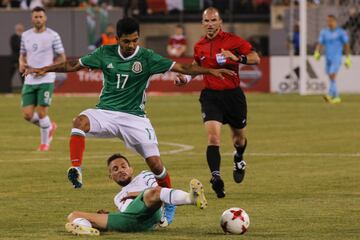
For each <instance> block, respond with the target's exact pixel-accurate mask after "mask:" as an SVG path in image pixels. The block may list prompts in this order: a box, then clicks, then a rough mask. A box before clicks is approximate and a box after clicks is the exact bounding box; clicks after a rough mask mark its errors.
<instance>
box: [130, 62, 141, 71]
mask: <svg viewBox="0 0 360 240" xmlns="http://www.w3.org/2000/svg"><path fill="white" fill-rule="evenodd" d="M131 70H132V71H133V72H134V73H141V72H142V65H141V62H139V61H136V62H134V64H133V65H132V69H131Z"/></svg>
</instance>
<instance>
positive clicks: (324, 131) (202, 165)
mask: <svg viewBox="0 0 360 240" xmlns="http://www.w3.org/2000/svg"><path fill="white" fill-rule="evenodd" d="M247 97H248V105H249V106H248V108H249V113H248V128H247V131H248V143H249V144H248V148H247V151H246V155H245V157H246V160H247V163H248V166H247V173H246V178H245V181H244V182H243V183H242V184H240V185H238V184H235V183H234V182H233V180H232V151H233V147H232V146H231V138H230V131H229V129H228V126H224V127H223V132H222V146H221V152H222V165H221V171H222V176H223V178H224V180H225V188H226V194H227V195H226V197H225V198H224V199H220V200H218V199H216V197H215V194H214V193H213V192H212V190H211V188H210V184H209V170H208V168H207V164H206V160H205V154H204V153H205V149H206V135H205V130H204V128H203V125H202V121H201V115H200V107H199V103H198V95H180V96H158V97H149V101H148V105H147V111H148V116H149V118H150V119H151V121H152V124H153V126H154V128H155V130H156V133H157V137H158V140H159V142H160V150H161V152H162V153H163V154H162V160H163V162H164V163H165V165H166V167H167V168H168V170H169V171H170V174H171V177H172V181H173V185H174V187H176V188H181V189H188V182H189V181H190V179H191V178H193V177H196V178H198V179H199V180H200V181H202V182H203V183H204V185H205V191H206V193H207V198H208V201H209V206H208V208H207V209H205V210H203V211H201V210H199V209H196V208H194V207H192V206H183V207H178V209H177V214H176V218H175V221H174V223H173V224H172V225H171V226H169V227H168V228H167V229H160V230H155V231H151V232H146V233H134V234H125V233H114V232H111V233H104V234H103V235H102V236H100V237H99V239H216V240H218V239H251V240H258V239H261V240H262V239H284V240H289V239H299V240H300V239H303V240H309V239H316V240H320V239H324V240H325V239H326V240H328V239H331V240H335V239H341V240H345V239H360V95H344V96H343V103H341V104H339V105H328V104H326V103H324V102H323V101H322V99H321V97H320V96H306V97H300V96H297V95H271V94H248V95H247ZM96 101H97V97H79V96H77V97H76V96H73V97H65V96H55V97H54V99H53V105H52V107H51V108H50V116H51V118H52V120H55V121H56V122H57V123H58V125H59V128H58V130H57V133H56V136H55V138H54V141H53V144H52V146H51V150H50V151H49V152H46V153H40V152H37V151H36V148H37V147H38V144H39V129H38V128H36V127H35V126H33V125H31V124H29V123H27V122H25V121H24V120H23V119H22V116H21V109H20V97H19V96H18V95H9V96H7V95H0V133H1V134H0V213H1V216H0V239H51V240H56V239H76V238H77V237H76V236H73V235H71V234H69V233H67V232H66V231H65V229H64V224H65V222H66V216H67V215H68V214H69V213H70V212H71V211H73V210H82V211H95V210H97V209H108V210H115V207H114V204H113V197H114V195H115V194H116V193H117V192H118V187H117V186H116V185H115V184H114V183H111V182H110V180H109V179H108V177H107V169H106V166H105V160H106V158H107V157H108V156H109V155H110V154H112V153H115V152H121V153H123V154H125V155H127V156H129V157H130V160H131V162H132V163H133V166H134V167H135V171H136V172H139V171H141V170H143V169H147V166H146V164H145V163H144V162H143V160H142V159H141V158H140V157H139V156H137V155H135V154H134V153H132V152H130V151H128V150H126V149H125V147H124V145H123V143H122V142H120V140H117V139H87V142H86V150H85V156H84V165H83V174H84V176H83V177H84V179H83V180H84V187H83V189H80V190H75V189H72V188H71V185H70V183H69V182H68V181H67V178H66V171H67V168H68V167H69V165H70V162H69V159H68V155H69V153H68V137H69V134H70V129H71V121H72V119H73V118H74V117H75V116H76V115H77V114H78V113H80V112H81V111H82V110H85V109H86V108H91V107H94V106H95V103H96ZM230 207H241V208H244V209H245V210H246V211H247V212H248V214H249V216H250V221H251V224H250V228H249V231H248V232H247V233H246V234H245V235H242V236H231V235H224V234H223V233H222V230H221V228H220V226H219V218H220V215H221V213H222V212H223V211H224V210H225V209H227V208H230ZM80 238H82V239H88V238H86V237H85V238H84V237H80Z"/></svg>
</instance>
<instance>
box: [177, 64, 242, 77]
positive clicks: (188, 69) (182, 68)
mask: <svg viewBox="0 0 360 240" xmlns="http://www.w3.org/2000/svg"><path fill="white" fill-rule="evenodd" d="M171 71H173V72H178V73H183V74H189V75H199V74H210V75H213V76H215V77H218V78H221V79H223V78H224V76H223V75H225V74H226V75H232V76H234V75H236V73H235V72H234V71H232V70H229V69H225V68H220V69H210V68H203V67H200V66H197V65H195V64H181V63H175V64H174V66H173V67H172V69H171Z"/></svg>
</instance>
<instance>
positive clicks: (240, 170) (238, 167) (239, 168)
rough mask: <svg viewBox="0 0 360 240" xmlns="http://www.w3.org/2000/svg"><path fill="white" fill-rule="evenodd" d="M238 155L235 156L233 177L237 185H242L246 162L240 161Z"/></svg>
mask: <svg viewBox="0 0 360 240" xmlns="http://www.w3.org/2000/svg"><path fill="white" fill-rule="evenodd" d="M239 160H240V159H238V157H237V155H236V154H235V155H234V171H233V177H234V181H235V182H236V183H241V182H242V181H243V180H244V177H245V167H246V162H245V161H244V160H241V161H239Z"/></svg>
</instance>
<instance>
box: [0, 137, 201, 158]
mask: <svg viewBox="0 0 360 240" xmlns="http://www.w3.org/2000/svg"><path fill="white" fill-rule="evenodd" d="M27 138H32V137H31V136H29V137H27ZM56 139H60V140H68V139H69V138H65V137H57V138H56ZM94 140H95V141H96V140H100V141H101V140H102V139H96V138H91V140H90V141H94ZM109 141H110V142H117V143H121V141H120V140H119V139H108V140H107V142H109ZM159 145H160V146H161V145H168V146H172V147H176V149H173V150H169V151H162V152H161V153H160V154H161V155H173V154H178V153H182V152H186V151H190V150H192V149H194V146H191V145H186V144H180V143H173V142H159ZM24 152H28V151H24ZM28 153H35V154H37V155H38V154H42V153H41V152H37V151H32V152H28ZM97 153H100V152H98V151H97ZM104 154H106V153H105V152H104ZM107 154H110V153H107ZM127 156H129V157H130V156H138V154H135V153H133V154H127ZM100 157H101V158H103V157H104V155H99V154H98V155H91V156H86V158H87V159H94V158H95V159H96V158H100ZM55 159H58V158H36V156H34V158H22V159H17V160H16V162H37V161H50V160H55ZM2 162H9V160H3V159H0V163H2Z"/></svg>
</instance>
